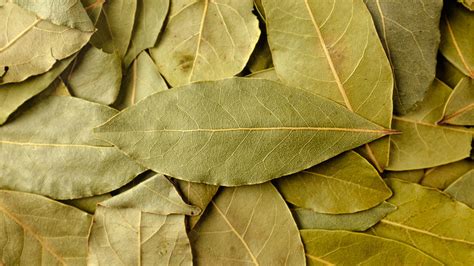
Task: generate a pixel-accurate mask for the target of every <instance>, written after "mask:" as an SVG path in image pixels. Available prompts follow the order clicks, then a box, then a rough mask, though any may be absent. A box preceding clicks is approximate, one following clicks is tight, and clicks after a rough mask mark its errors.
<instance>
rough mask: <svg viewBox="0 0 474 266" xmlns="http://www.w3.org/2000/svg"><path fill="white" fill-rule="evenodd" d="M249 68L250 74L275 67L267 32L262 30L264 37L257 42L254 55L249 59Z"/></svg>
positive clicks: (261, 36)
mask: <svg viewBox="0 0 474 266" xmlns="http://www.w3.org/2000/svg"><path fill="white" fill-rule="evenodd" d="M247 67H248V69H249V70H250V72H252V73H255V72H258V71H261V70H265V69H268V68H272V67H273V61H272V53H271V51H270V46H269V45H268V41H267V38H266V32H264V31H263V30H262V35H260V39H259V40H258V42H257V45H256V47H255V49H254V50H253V53H252V55H251V56H250V58H249V61H248V63H247Z"/></svg>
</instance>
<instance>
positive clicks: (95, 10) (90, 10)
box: [81, 0, 105, 25]
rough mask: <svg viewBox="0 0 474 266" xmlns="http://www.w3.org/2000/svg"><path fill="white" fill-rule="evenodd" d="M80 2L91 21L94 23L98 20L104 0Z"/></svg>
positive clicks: (82, 0) (84, 0) (83, 0)
mask: <svg viewBox="0 0 474 266" xmlns="http://www.w3.org/2000/svg"><path fill="white" fill-rule="evenodd" d="M81 3H82V5H83V6H84V9H85V10H86V12H87V15H88V16H89V18H90V19H91V21H92V23H93V24H94V25H95V24H96V23H97V21H98V20H99V16H100V13H101V12H102V6H103V5H104V3H105V0H81Z"/></svg>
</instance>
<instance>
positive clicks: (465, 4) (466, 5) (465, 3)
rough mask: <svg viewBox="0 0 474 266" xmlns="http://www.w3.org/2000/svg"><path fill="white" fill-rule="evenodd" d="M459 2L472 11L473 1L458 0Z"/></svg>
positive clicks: (473, 9)
mask: <svg viewBox="0 0 474 266" xmlns="http://www.w3.org/2000/svg"><path fill="white" fill-rule="evenodd" d="M458 2H459V3H462V4H463V5H464V6H465V7H466V8H467V9H469V10H471V11H474V1H473V0H458Z"/></svg>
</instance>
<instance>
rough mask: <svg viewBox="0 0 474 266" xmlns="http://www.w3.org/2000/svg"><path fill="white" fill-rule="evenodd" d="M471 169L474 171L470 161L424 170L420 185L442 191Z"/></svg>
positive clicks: (473, 165) (472, 163)
mask: <svg viewBox="0 0 474 266" xmlns="http://www.w3.org/2000/svg"><path fill="white" fill-rule="evenodd" d="M471 169H474V161H472V160H470V159H465V160H461V161H457V162H454V163H450V164H445V165H441V166H437V167H433V168H430V169H426V170H425V175H424V177H423V179H422V180H421V182H420V184H422V185H423V186H428V187H433V188H437V189H439V190H444V189H446V188H447V187H448V186H449V185H450V184H452V183H453V182H454V181H456V180H457V179H459V178H460V177H461V176H463V175H464V174H466V173H467V172H469V171H470V170H471Z"/></svg>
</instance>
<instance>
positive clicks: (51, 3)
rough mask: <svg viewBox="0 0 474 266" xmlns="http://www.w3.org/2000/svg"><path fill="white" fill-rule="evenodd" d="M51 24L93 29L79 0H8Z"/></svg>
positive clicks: (84, 29) (85, 29) (83, 29)
mask: <svg viewBox="0 0 474 266" xmlns="http://www.w3.org/2000/svg"><path fill="white" fill-rule="evenodd" d="M10 2H11V3H15V4H16V5H18V6H21V7H22V8H24V9H26V10H29V11H31V12H33V13H35V14H36V16H37V17H38V18H40V19H43V20H47V21H49V22H51V23H53V24H56V25H61V26H67V27H69V28H73V29H78V30H81V31H94V24H92V21H91V20H90V19H89V16H88V15H87V12H86V10H85V9H84V7H83V6H82V3H81V1H79V0H61V1H57V0H10Z"/></svg>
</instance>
